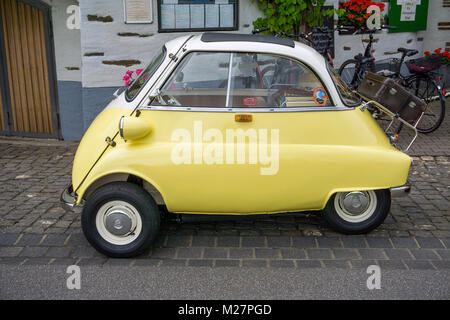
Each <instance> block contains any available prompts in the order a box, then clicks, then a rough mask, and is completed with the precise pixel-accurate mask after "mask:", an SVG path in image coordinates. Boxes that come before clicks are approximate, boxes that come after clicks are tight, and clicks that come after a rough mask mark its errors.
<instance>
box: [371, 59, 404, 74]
mask: <svg viewBox="0 0 450 320" xmlns="http://www.w3.org/2000/svg"><path fill="white" fill-rule="evenodd" d="M399 66H400V59H397V58H394V59H383V60H377V61H375V71H376V73H378V74H380V75H382V76H385V77H387V76H390V75H391V74H394V73H396V72H397V71H398V70H399Z"/></svg>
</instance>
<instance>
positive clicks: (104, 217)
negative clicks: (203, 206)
mask: <svg viewBox="0 0 450 320" xmlns="http://www.w3.org/2000/svg"><path fill="white" fill-rule="evenodd" d="M81 225H82V229H83V233H84V235H85V237H86V239H87V240H88V241H89V243H90V244H91V245H92V246H93V247H94V248H95V249H97V250H98V251H99V252H101V253H103V254H105V255H107V256H110V257H116V258H127V257H132V256H135V255H138V254H140V253H142V252H143V251H145V250H146V249H147V248H148V247H149V246H150V245H151V243H152V242H153V241H154V239H155V238H156V236H157V234H158V231H159V225H160V213H159V210H158V207H157V205H156V203H155V201H154V200H153V198H152V197H151V196H150V195H149V194H148V193H147V192H146V191H145V190H143V189H142V188H141V187H139V186H137V185H135V184H132V183H128V182H114V183H109V184H107V185H104V186H102V187H100V188H99V189H97V190H96V191H94V192H93V193H92V195H91V196H90V197H89V198H88V199H87V201H86V204H85V206H84V209H83V214H82V216H81Z"/></svg>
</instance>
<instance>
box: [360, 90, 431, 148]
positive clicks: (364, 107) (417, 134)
mask: <svg viewBox="0 0 450 320" xmlns="http://www.w3.org/2000/svg"><path fill="white" fill-rule="evenodd" d="M361 97H362V98H363V99H364V100H365V101H367V102H365V103H364V104H363V105H362V106H361V107H360V108H359V109H360V110H361V111H364V110H366V109H367V107H368V106H369V105H373V106H375V107H377V108H378V109H379V110H381V111H382V112H384V113H385V114H387V115H388V116H389V117H390V118H391V119H392V120H391V122H390V123H389V126H388V127H387V128H386V130H385V132H386V133H387V132H388V131H389V129H390V128H391V127H392V125H393V124H394V121H395V120H398V121H400V122H401V123H402V124H403V125H405V126H407V127H408V128H410V129H412V130H413V131H414V137H413V139H412V140H411V142H410V143H409V145H408V147H407V148H406V149H405V150H402V152H404V153H408V151H409V149H410V148H411V146H412V145H413V144H414V142H415V141H416V139H417V137H418V136H419V131H417V125H418V123H419V122H420V120H421V119H422V117H423V115H424V113H423V112H422V115H421V116H420V118H419V119H418V120H417V121H416V123H415V125H412V124H411V123H409V122H408V121H406V120H404V119H402V118H401V117H400V116H399V115H398V114H396V113H394V112H392V111H391V110H389V109H388V108H386V107H385V106H383V105H382V104H380V103H379V102H377V101H374V100H370V99H368V98H366V97H364V96H361Z"/></svg>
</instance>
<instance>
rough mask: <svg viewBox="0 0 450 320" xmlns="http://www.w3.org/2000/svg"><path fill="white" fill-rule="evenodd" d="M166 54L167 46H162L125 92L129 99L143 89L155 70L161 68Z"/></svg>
mask: <svg viewBox="0 0 450 320" xmlns="http://www.w3.org/2000/svg"><path fill="white" fill-rule="evenodd" d="M165 56H166V48H165V47H162V49H161V50H159V51H158V53H157V54H156V55H155V56H154V57H153V59H152V61H151V62H150V63H149V64H148V66H147V68H145V70H144V71H143V72H142V73H141V74H140V75H139V77H138V78H136V80H134V81H133V83H132V84H131V85H130V86H129V87H128V88H127V91H126V93H125V95H126V97H127V99H128V100H129V101H130V100H133V99H134V97H136V95H137V94H138V93H139V91H141V89H142V87H143V86H144V85H145V84H146V83H147V81H148V80H149V79H150V78H151V77H152V75H153V74H154V73H155V71H156V70H157V69H158V68H159V66H160V65H161V63H162V62H163V60H164V57H165Z"/></svg>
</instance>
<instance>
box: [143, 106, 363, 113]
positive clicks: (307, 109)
mask: <svg viewBox="0 0 450 320" xmlns="http://www.w3.org/2000/svg"><path fill="white" fill-rule="evenodd" d="M138 109H139V110H156V111H191V112H229V113H241V112H246V113H272V112H318V111H349V110H354V109H355V108H347V107H304V108H211V107H179V106H173V107H172V106H170V107H168V106H141V107H139V108H138Z"/></svg>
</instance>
